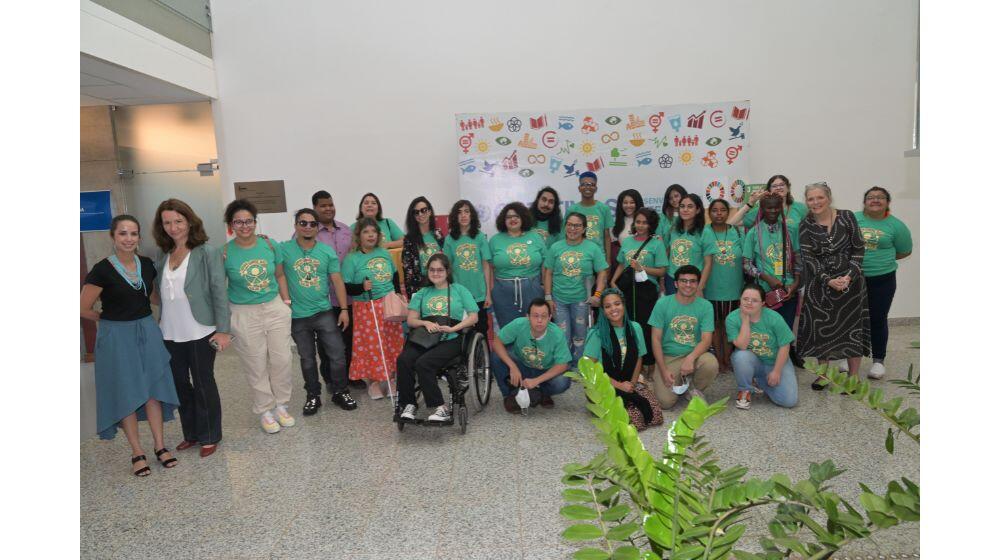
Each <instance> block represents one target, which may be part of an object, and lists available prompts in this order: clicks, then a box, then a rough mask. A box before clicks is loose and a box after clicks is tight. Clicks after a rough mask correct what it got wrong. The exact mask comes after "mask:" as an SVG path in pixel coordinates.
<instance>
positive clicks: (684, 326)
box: [649, 295, 715, 356]
mask: <svg viewBox="0 0 1000 560" xmlns="http://www.w3.org/2000/svg"><path fill="white" fill-rule="evenodd" d="M649 325H650V326H651V327H653V328H654V329H660V330H661V331H663V336H662V338H661V340H660V342H661V344H662V346H663V354H664V355H666V356H686V355H688V354H690V353H691V351H693V350H694V347H695V346H697V345H698V343H699V342H701V336H702V333H710V332H712V331H714V330H715V314H714V312H713V310H712V304H711V303H709V302H708V300H707V299H703V298H695V299H694V301H693V302H691V303H689V304H687V305H682V304H681V303H680V302H679V301H677V296H676V295H672V296H663V297H661V298H660V299H659V300H657V302H656V305H654V306H653V312H652V314H650V316H649Z"/></svg>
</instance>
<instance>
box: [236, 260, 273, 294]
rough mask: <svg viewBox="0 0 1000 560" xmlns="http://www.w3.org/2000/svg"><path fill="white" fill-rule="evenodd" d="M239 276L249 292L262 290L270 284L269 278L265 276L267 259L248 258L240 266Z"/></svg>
mask: <svg viewBox="0 0 1000 560" xmlns="http://www.w3.org/2000/svg"><path fill="white" fill-rule="evenodd" d="M240 276H242V277H243V280H244V281H245V282H246V285H247V289H248V290H250V291H251V292H258V293H259V292H263V291H266V290H267V289H268V288H269V287H270V286H271V279H270V278H268V276H267V261H265V260H264V259H250V260H248V261H246V262H244V263H243V266H241V267H240Z"/></svg>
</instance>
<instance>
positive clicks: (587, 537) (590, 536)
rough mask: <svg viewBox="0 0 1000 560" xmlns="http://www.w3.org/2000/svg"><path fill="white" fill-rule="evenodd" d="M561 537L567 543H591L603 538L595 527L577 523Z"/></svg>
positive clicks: (601, 533) (599, 530)
mask: <svg viewBox="0 0 1000 560" xmlns="http://www.w3.org/2000/svg"><path fill="white" fill-rule="evenodd" d="M562 536H563V538H564V539H566V540H568V541H592V540H594V539H599V538H602V537H603V536H604V532H603V531H601V528H600V527H598V526H596V525H588V524H585V523H578V524H576V525H570V526H569V527H567V528H566V530H565V531H563V533H562Z"/></svg>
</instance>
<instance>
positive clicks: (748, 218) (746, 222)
mask: <svg viewBox="0 0 1000 560" xmlns="http://www.w3.org/2000/svg"><path fill="white" fill-rule="evenodd" d="M759 212H760V203H759V202H758V203H757V204H754V206H753V208H751V209H750V210H747V213H746V214H744V215H743V227H744V228H746V229H750V228H752V227H753V224H754V222H755V221H757V214H758V213H759ZM808 213H809V208H807V207H806V205H805V204H802V203H801V202H799V201H793V202H792V206H791V207H790V208H787V209H785V223H786V224H788V227H789V228H793V227H794V228H795V229H798V227H799V222H801V221H802V218H805V217H806V214H808Z"/></svg>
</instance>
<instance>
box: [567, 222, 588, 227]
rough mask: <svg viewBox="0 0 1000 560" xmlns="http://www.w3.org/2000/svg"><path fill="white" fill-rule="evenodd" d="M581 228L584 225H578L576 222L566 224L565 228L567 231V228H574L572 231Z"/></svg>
mask: <svg viewBox="0 0 1000 560" xmlns="http://www.w3.org/2000/svg"><path fill="white" fill-rule="evenodd" d="M582 227H584V225H583V224H578V223H576V222H566V228H567V229H568V228H574V229H579V228H582Z"/></svg>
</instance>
